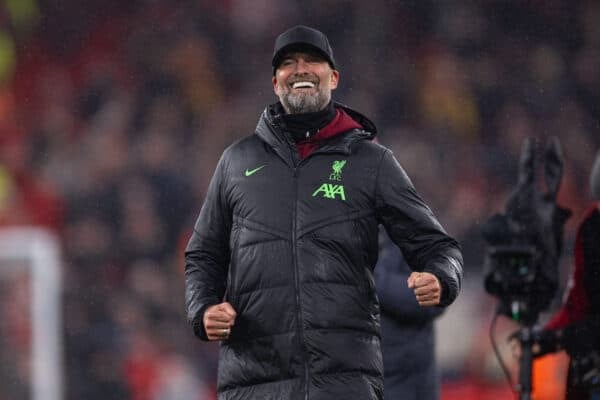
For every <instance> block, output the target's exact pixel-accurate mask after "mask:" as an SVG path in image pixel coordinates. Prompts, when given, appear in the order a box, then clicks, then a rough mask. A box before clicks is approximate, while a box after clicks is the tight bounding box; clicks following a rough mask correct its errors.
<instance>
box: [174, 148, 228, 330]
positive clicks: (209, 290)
mask: <svg viewBox="0 0 600 400" xmlns="http://www.w3.org/2000/svg"><path fill="white" fill-rule="evenodd" d="M225 159H226V153H224V155H223V156H222V157H221V159H220V160H219V163H218V165H217V168H216V170H215V173H214V175H213V177H212V179H211V181H210V184H209V187H208V192H207V194H206V198H205V200H204V204H203V205H202V209H201V210H200V215H199V216H198V219H197V221H196V224H195V225H194V230H193V232H192V236H191V237H190V240H189V242H188V245H187V247H186V250H185V302H186V309H187V319H188V322H189V323H190V324H191V325H192V327H193V329H194V333H195V334H196V336H198V337H200V338H201V339H203V340H208V338H207V337H206V332H205V330H204V325H203V323H202V316H203V314H204V311H205V310H206V308H207V307H208V306H211V305H213V304H218V303H220V302H222V301H223V300H222V299H223V296H224V294H225V288H226V281H227V271H228V265H229V257H230V253H229V235H230V231H231V220H232V215H231V211H230V207H229V205H228V203H227V201H226V200H225V195H224V190H223V186H224V181H225V180H224V176H225V174H226V171H225V170H226V162H225Z"/></svg>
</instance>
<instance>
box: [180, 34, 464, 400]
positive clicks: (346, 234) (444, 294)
mask: <svg viewBox="0 0 600 400" xmlns="http://www.w3.org/2000/svg"><path fill="white" fill-rule="evenodd" d="M272 66H273V79H272V83H273V89H274V92H275V94H276V95H277V97H278V98H279V102H277V103H276V104H272V105H269V106H268V107H267V108H266V109H265V111H264V112H263V113H262V115H261V117H260V119H259V122H258V126H257V127H256V130H255V132H254V134H253V135H251V136H249V137H246V138H244V139H241V140H240V141H238V142H236V143H234V144H233V145H231V146H230V147H229V148H227V149H226V150H225V152H224V153H223V155H222V157H221V159H220V161H219V163H218V165H217V168H216V171H215V173H214V175H213V178H212V180H211V183H210V185H209V189H208V192H207V195H206V199H205V201H204V205H203V206H202V210H201V211H200V215H199V217H198V220H197V222H196V225H195V227H194V232H193V234H192V237H191V238H190V241H189V243H188V246H187V250H186V253H185V260H186V266H185V278H186V305H187V313H188V319H189V321H190V323H191V324H192V326H193V328H194V332H195V333H196V335H198V336H199V337H200V338H201V339H204V340H213V341H221V346H220V355H219V372H218V397H219V399H220V400H225V399H228V400H229V399H261V400H264V399H274V400H275V399H276V400H282V399H283V400H287V399H304V400H317V399H323V400H325V399H327V400H331V399H346V400H352V399H361V400H364V399H382V398H383V371H382V368H383V367H382V360H381V349H380V328H379V306H378V301H377V296H376V293H375V285H374V279H373V267H374V265H375V262H376V260H377V251H378V243H377V236H378V225H379V224H382V225H383V226H385V228H386V230H387V231H388V233H389V234H390V236H391V238H392V239H393V240H394V242H395V243H396V244H398V245H399V246H400V248H401V249H402V251H403V253H404V254H405V256H406V257H407V259H408V261H409V262H410V265H412V266H413V267H414V269H415V271H416V272H414V273H413V274H412V275H411V276H410V278H409V280H408V285H409V286H410V287H411V288H412V289H413V290H414V293H415V296H416V299H417V301H418V302H419V304H421V305H422V306H447V305H448V304H450V303H451V302H452V301H453V300H454V299H455V298H456V296H457V295H458V292H459V290H460V284H461V276H462V256H461V253H460V251H459V248H458V244H457V243H456V241H455V240H453V239H452V238H450V237H449V236H448V235H447V234H446V233H445V232H444V230H443V228H442V227H441V226H440V224H439V223H438V222H437V220H436V219H435V217H434V216H433V214H432V212H431V211H430V209H429V208H428V207H427V206H426V205H425V203H424V202H423V201H422V200H421V199H420V197H419V196H418V195H417V194H416V192H415V190H414V188H413V186H412V184H411V182H410V180H409V179H408V177H407V176H406V174H405V173H404V171H403V170H402V168H401V167H400V165H399V164H398V162H397V161H396V160H395V159H394V157H393V155H392V153H391V152H390V151H389V150H388V149H386V148H384V147H382V146H380V145H378V144H376V143H373V141H372V139H373V138H374V137H375V135H376V129H375V126H374V125H373V123H372V122H371V121H369V120H368V119H367V118H366V117H364V116H363V115H361V114H359V113H358V112H356V111H354V110H352V109H350V108H348V107H345V106H342V105H341V104H338V103H335V102H333V101H332V100H331V92H332V90H334V89H335V88H336V87H337V85H338V82H339V77H340V74H339V72H338V71H337V70H336V65H335V61H334V57H333V51H332V49H331V46H330V44H329V41H328V39H327V37H326V36H325V35H324V34H323V33H321V32H319V31H317V30H315V29H312V28H308V27H305V26H296V27H294V28H291V29H289V30H287V31H286V32H284V33H282V34H281V35H280V36H279V37H278V38H277V40H276V41H275V51H274V54H273V59H272Z"/></svg>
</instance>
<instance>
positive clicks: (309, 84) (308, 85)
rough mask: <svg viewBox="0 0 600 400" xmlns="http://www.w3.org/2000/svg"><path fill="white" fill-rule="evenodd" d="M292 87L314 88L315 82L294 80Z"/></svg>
mask: <svg viewBox="0 0 600 400" xmlns="http://www.w3.org/2000/svg"><path fill="white" fill-rule="evenodd" d="M292 87H293V88H294V89H298V88H314V87H315V84H314V83H312V82H308V81H306V82H304V81H302V82H294V84H293V85H292Z"/></svg>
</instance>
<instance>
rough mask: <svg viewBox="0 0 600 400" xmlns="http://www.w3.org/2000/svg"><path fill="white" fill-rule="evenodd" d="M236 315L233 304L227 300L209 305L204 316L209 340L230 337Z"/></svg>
mask: <svg viewBox="0 0 600 400" xmlns="http://www.w3.org/2000/svg"><path fill="white" fill-rule="evenodd" d="M236 315H237V313H236V312H235V310H234V309H233V307H232V306H231V304H229V303H227V302H225V303H220V304H215V305H214V306H210V307H208V308H207V309H206V311H205V312H204V316H203V317H202V322H203V323H204V330H205V331H206V336H207V337H208V340H226V339H228V338H229V334H230V333H231V327H233V325H234V323H235V317H236Z"/></svg>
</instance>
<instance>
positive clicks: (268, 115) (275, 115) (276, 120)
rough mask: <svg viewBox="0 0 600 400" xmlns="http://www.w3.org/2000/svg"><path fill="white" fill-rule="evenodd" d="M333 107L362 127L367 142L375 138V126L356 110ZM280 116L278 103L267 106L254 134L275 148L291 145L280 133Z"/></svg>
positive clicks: (343, 106) (335, 105) (341, 106)
mask: <svg viewBox="0 0 600 400" xmlns="http://www.w3.org/2000/svg"><path fill="white" fill-rule="evenodd" d="M334 107H335V108H336V109H341V110H342V111H344V112H345V113H346V114H347V115H348V116H349V117H350V118H352V119H353V120H354V121H356V122H357V123H358V124H359V125H361V126H362V127H363V129H362V130H361V134H362V135H366V136H367V137H366V139H367V140H373V139H374V138H375V136H377V128H376V127H375V124H374V123H373V122H372V121H371V120H370V119H369V118H367V117H366V116H364V115H363V114H361V113H359V112H358V111H356V110H353V109H351V108H350V107H348V106H346V105H344V104H341V103H338V102H334ZM281 115H282V106H281V104H280V103H279V102H277V103H273V104H270V105H268V106H267V107H266V108H265V110H264V111H263V113H262V114H261V116H260V118H259V120H258V124H257V126H256V131H255V133H256V134H257V135H258V136H259V137H260V138H261V139H263V140H264V141H265V142H267V143H269V144H270V145H272V146H274V147H276V146H277V145H278V144H279V143H282V142H283V143H291V139H289V138H288V135H286V134H284V132H282V131H281V129H280V126H281Z"/></svg>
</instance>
